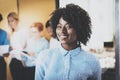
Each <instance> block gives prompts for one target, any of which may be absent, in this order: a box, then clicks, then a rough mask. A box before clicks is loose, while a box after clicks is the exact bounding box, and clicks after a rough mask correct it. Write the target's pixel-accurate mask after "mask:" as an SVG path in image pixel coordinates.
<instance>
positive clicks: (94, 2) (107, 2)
mask: <svg viewBox="0 0 120 80" xmlns="http://www.w3.org/2000/svg"><path fill="white" fill-rule="evenodd" d="M59 3H60V7H64V6H65V5H66V4H68V3H74V4H77V5H79V6H81V7H82V8H83V9H85V10H86V11H87V12H88V13H89V15H90V17H91V21H92V31H93V32H92V33H93V34H92V36H91V39H90V41H89V43H88V46H87V47H89V48H103V43H104V42H109V41H113V38H114V37H113V36H114V32H115V20H114V14H115V11H114V3H115V2H114V0H60V2H59Z"/></svg>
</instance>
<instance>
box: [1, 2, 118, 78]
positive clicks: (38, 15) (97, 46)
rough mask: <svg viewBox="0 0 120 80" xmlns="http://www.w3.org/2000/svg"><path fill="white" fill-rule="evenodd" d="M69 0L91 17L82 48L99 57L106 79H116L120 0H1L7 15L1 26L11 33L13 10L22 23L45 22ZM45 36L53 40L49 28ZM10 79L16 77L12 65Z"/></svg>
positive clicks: (4, 15)
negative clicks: (88, 34) (12, 75)
mask: <svg viewBox="0 0 120 80" xmlns="http://www.w3.org/2000/svg"><path fill="white" fill-rule="evenodd" d="M68 3H74V4H78V5H80V6H81V7H82V8H84V9H85V10H86V11H87V12H88V13H89V15H90V17H91V21H92V36H91V39H90V41H89V42H88V45H87V46H83V45H82V48H84V49H85V50H87V51H89V52H91V53H92V54H93V55H95V56H97V57H98V58H99V61H100V64H101V68H102V80H118V79H116V73H117V72H116V63H117V61H116V51H115V50H116V26H118V25H117V23H116V15H119V13H116V5H117V4H118V3H119V0H0V13H1V14H2V15H3V21H2V22H1V23H0V28H2V29H4V30H5V31H6V32H7V33H8V34H9V33H10V31H11V30H10V28H9V27H8V23H7V15H8V13H9V12H11V11H14V12H16V13H18V14H19V17H20V22H21V24H22V27H27V28H29V27H30V25H31V23H33V22H38V21H40V22H42V23H43V24H44V26H45V23H46V21H47V20H48V19H49V18H50V14H51V13H52V12H53V11H54V10H55V9H57V8H59V7H64V6H65V5H66V4H68ZM118 8H119V7H117V9H118ZM119 10H120V9H119ZM44 36H45V37H46V38H47V40H48V41H49V39H50V36H49V33H47V31H46V29H45V28H44ZM117 55H120V54H119V53H118V54H117ZM5 60H6V62H8V61H7V60H8V59H7V57H5ZM118 64H119V63H118ZM118 70H119V69H118ZM119 74H120V72H119ZM7 80H12V78H11V75H10V71H9V66H8V65H7Z"/></svg>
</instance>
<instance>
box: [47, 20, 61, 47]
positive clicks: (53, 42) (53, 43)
mask: <svg viewBox="0 0 120 80" xmlns="http://www.w3.org/2000/svg"><path fill="white" fill-rule="evenodd" d="M45 27H46V29H47V32H48V33H49V35H50V41H49V44H50V45H49V48H56V47H57V46H58V44H59V41H58V40H57V38H56V37H55V34H54V33H53V28H52V25H51V22H50V20H48V21H47V22H46V24H45Z"/></svg>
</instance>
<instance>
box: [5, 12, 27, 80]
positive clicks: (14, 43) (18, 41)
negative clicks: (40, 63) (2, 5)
mask: <svg viewBox="0 0 120 80" xmlns="http://www.w3.org/2000/svg"><path fill="white" fill-rule="evenodd" d="M7 20H8V25H9V27H10V28H11V30H12V32H11V35H10V48H11V51H10V55H9V58H10V64H9V66H10V72H11V75H12V78H13V80H23V79H21V78H24V77H23V76H24V74H19V72H21V69H18V68H15V67H16V66H19V65H17V64H16V63H21V62H22V58H21V55H20V52H21V51H22V50H23V49H24V48H25V46H26V42H27V40H28V39H29V30H27V29H25V28H23V27H22V26H20V24H19V16H18V14H17V13H16V12H10V13H9V14H8V16H7ZM16 70H17V71H16ZM15 71H16V72H17V73H18V74H17V73H16V72H15Z"/></svg>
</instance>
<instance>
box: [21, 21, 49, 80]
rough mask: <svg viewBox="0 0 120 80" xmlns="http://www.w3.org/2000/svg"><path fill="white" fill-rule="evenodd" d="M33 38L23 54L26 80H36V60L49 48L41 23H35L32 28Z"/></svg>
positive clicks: (28, 42)
mask: <svg viewBox="0 0 120 80" xmlns="http://www.w3.org/2000/svg"><path fill="white" fill-rule="evenodd" d="M30 31H31V38H30V39H29V40H28V41H27V44H26V48H25V49H24V51H23V53H25V54H27V56H26V55H24V54H23V56H22V57H23V60H24V62H25V64H24V66H23V65H21V66H23V67H24V68H25V69H24V70H25V71H24V72H23V73H25V77H26V78H25V80H34V75H35V63H36V58H37V56H38V55H39V53H40V52H41V51H42V50H45V49H48V48H49V43H48V41H47V40H46V39H45V37H43V34H42V33H43V24H42V23H41V22H35V23H34V24H33V25H32V26H31V30H30Z"/></svg>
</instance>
